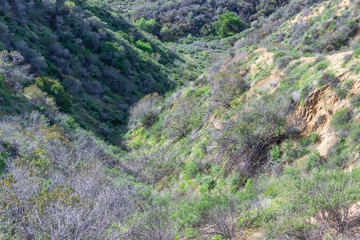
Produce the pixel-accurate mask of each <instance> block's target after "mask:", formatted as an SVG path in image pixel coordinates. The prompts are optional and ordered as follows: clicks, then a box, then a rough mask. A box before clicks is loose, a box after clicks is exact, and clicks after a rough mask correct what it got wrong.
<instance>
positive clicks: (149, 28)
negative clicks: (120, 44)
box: [135, 17, 158, 33]
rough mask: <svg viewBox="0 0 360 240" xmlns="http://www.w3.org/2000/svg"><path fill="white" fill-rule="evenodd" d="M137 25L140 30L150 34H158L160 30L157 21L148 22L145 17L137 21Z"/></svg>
mask: <svg viewBox="0 0 360 240" xmlns="http://www.w3.org/2000/svg"><path fill="white" fill-rule="evenodd" d="M135 25H136V26H138V27H139V29H140V30H143V31H145V32H148V33H156V32H155V31H156V29H157V28H158V23H157V22H156V20H155V19H150V20H146V19H145V18H144V17H142V18H140V19H139V20H137V21H136V22H135Z"/></svg>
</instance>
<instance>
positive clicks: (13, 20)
mask: <svg viewBox="0 0 360 240" xmlns="http://www.w3.org/2000/svg"><path fill="white" fill-rule="evenodd" d="M0 14H1V17H0V31H1V37H0V48H1V49H4V50H8V51H13V50H15V51H18V52H20V53H21V54H22V55H23V56H24V57H25V62H26V63H29V64H30V65H31V72H33V73H35V76H39V75H41V76H48V77H51V78H55V79H57V80H59V82H60V83H61V85H62V86H63V87H64V88H65V91H66V92H67V95H66V96H65V99H63V100H59V99H58V98H57V99H56V102H57V104H58V105H59V106H60V108H61V110H62V111H64V112H68V113H71V114H72V115H73V116H74V117H75V119H76V120H77V121H78V122H79V123H81V125H82V126H83V127H87V128H90V129H92V130H94V131H96V132H98V133H99V134H101V136H104V137H106V138H109V139H113V137H114V136H115V135H116V134H117V133H119V132H122V131H123V126H124V124H125V123H126V114H127V113H126V112H127V110H128V106H129V105H131V104H132V103H133V102H134V101H136V100H137V99H138V98H139V97H141V96H143V95H144V94H147V93H150V92H154V91H156V92H160V93H164V92H166V91H168V90H169V89H171V87H173V86H175V84H176V83H177V82H179V81H180V78H181V77H183V75H184V73H183V72H182V71H181V70H180V69H179V68H178V67H179V66H180V64H182V63H181V62H182V60H181V59H180V57H179V56H177V55H176V54H175V53H173V52H171V51H169V50H167V49H166V48H164V47H163V46H162V45H161V43H160V42H158V41H156V40H154V39H151V38H149V37H146V36H144V35H143V34H142V33H140V32H139V31H138V30H137V29H136V28H135V27H134V26H132V25H131V24H129V23H128V22H127V20H125V19H124V18H123V17H122V16H121V15H119V14H114V13H111V12H108V11H106V10H104V9H103V8H100V7H99V6H96V5H94V4H91V2H87V1H73V2H72V1H56V3H55V1H54V3H52V2H49V1H7V0H5V1H1V3H0Z"/></svg>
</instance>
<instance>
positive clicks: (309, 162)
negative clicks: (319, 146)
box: [305, 150, 321, 172]
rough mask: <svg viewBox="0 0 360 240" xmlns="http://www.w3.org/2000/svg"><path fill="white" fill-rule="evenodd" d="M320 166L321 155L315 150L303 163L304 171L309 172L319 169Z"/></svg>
mask: <svg viewBox="0 0 360 240" xmlns="http://www.w3.org/2000/svg"><path fill="white" fill-rule="evenodd" d="M320 164H321V155H320V153H319V152H318V151H317V150H315V151H314V152H313V153H312V154H311V155H310V156H309V157H308V158H307V159H306V162H305V169H306V171H308V172H310V171H311V170H313V169H314V168H315V167H319V166H320Z"/></svg>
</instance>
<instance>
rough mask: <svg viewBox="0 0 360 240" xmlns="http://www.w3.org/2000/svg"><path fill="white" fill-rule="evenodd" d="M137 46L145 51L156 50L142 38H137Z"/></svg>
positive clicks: (151, 51)
mask: <svg viewBox="0 0 360 240" xmlns="http://www.w3.org/2000/svg"><path fill="white" fill-rule="evenodd" d="M135 46H136V47H137V48H139V49H141V50H143V51H145V52H148V53H153V52H154V50H153V48H152V47H151V45H150V43H148V42H143V41H141V40H137V41H136V43H135Z"/></svg>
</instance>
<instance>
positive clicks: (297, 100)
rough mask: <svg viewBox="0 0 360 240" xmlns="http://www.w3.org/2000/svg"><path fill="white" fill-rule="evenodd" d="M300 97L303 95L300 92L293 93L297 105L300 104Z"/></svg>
mask: <svg viewBox="0 0 360 240" xmlns="http://www.w3.org/2000/svg"><path fill="white" fill-rule="evenodd" d="M300 97H301V94H300V93H299V92H293V93H291V98H292V100H293V101H294V102H295V103H300V100H301V99H300Z"/></svg>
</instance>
